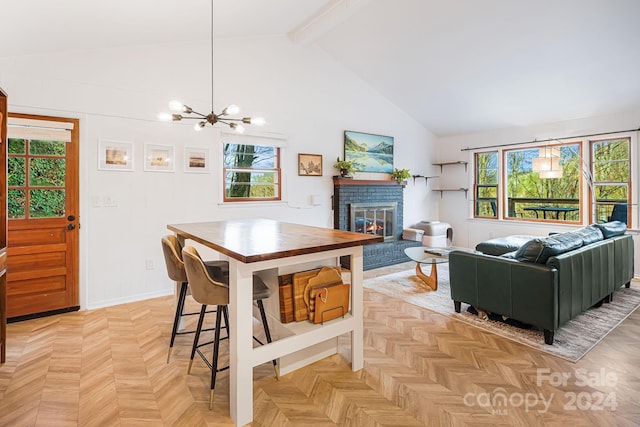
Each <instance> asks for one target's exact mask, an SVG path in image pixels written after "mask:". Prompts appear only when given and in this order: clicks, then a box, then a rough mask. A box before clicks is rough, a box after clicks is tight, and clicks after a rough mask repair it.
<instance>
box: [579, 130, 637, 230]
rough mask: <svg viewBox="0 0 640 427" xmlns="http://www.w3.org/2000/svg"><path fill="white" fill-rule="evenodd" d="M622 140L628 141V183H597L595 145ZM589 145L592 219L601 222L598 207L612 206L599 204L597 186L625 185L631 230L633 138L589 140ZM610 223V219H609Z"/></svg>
mask: <svg viewBox="0 0 640 427" xmlns="http://www.w3.org/2000/svg"><path fill="white" fill-rule="evenodd" d="M621 140H626V141H627V162H628V164H629V167H628V170H629V174H628V176H627V181H596V173H595V164H596V162H595V156H594V155H593V150H594V146H595V144H598V143H601V142H614V141H621ZM588 144H589V157H590V159H589V171H590V173H591V177H592V178H591V182H592V187H590V188H589V201H590V202H591V204H592V206H591V217H592V218H593V220H594V221H599V220H600V219H599V218H598V206H599V205H611V202H598V200H597V198H596V187H597V186H609V185H620V184H624V185H626V187H627V203H626V204H627V227H628V228H631V226H632V222H633V219H632V218H633V215H632V211H633V204H632V200H633V197H632V194H633V193H632V190H633V186H632V176H633V162H632V158H631V155H632V150H631V137H628V136H626V137H614V138H606V139H597V140H596V139H594V140H589V141H588ZM607 221H608V218H607Z"/></svg>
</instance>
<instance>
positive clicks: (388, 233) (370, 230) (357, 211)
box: [349, 202, 398, 242]
mask: <svg viewBox="0 0 640 427" xmlns="http://www.w3.org/2000/svg"><path fill="white" fill-rule="evenodd" d="M397 206H398V202H384V203H351V205H350V206H349V208H350V214H351V224H350V228H349V230H350V231H355V232H356V233H364V234H373V235H376V236H382V237H384V240H385V242H386V241H391V240H395V239H396V236H395V228H396V208H397Z"/></svg>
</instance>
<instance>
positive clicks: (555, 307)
mask: <svg viewBox="0 0 640 427" xmlns="http://www.w3.org/2000/svg"><path fill="white" fill-rule="evenodd" d="M625 232H626V224H624V223H622V222H619V221H614V222H609V223H606V224H593V225H590V226H587V227H583V228H581V229H579V230H575V231H570V232H566V233H560V234H553V235H550V236H549V237H532V236H513V237H507V238H498V239H493V240H490V241H487V242H483V243H480V244H479V245H478V246H476V252H469V251H458V250H454V251H452V252H451V253H450V254H449V276H450V281H451V298H452V299H453V301H454V306H455V310H456V311H457V312H458V313H459V312H460V309H461V303H463V302H464V303H467V304H469V305H472V306H474V307H475V308H477V309H481V310H484V311H488V312H491V313H495V314H499V315H502V316H506V317H509V318H512V319H515V320H518V321H520V322H523V323H526V324H529V325H533V326H536V327H538V328H540V329H542V330H543V331H544V341H545V343H547V344H553V336H554V332H555V331H556V330H557V329H558V328H560V327H561V326H562V325H563V324H564V323H566V322H567V321H568V320H570V319H572V318H574V317H576V316H577V315H579V314H580V313H582V312H584V311H585V310H587V309H589V308H591V307H593V306H598V307H599V306H600V305H601V304H602V303H608V302H610V301H612V298H613V293H614V292H615V291H616V290H617V289H619V288H620V287H621V286H623V285H626V286H627V287H629V285H630V281H631V278H632V277H633V239H632V237H631V236H630V235H628V234H625Z"/></svg>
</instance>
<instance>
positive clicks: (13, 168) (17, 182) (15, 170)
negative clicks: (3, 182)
mask: <svg viewBox="0 0 640 427" xmlns="http://www.w3.org/2000/svg"><path fill="white" fill-rule="evenodd" d="M7 175H8V176H7V183H8V184H9V186H20V187H24V185H25V184H26V183H27V180H26V179H25V177H26V176H27V171H26V169H25V159H24V157H9V158H8V159H7Z"/></svg>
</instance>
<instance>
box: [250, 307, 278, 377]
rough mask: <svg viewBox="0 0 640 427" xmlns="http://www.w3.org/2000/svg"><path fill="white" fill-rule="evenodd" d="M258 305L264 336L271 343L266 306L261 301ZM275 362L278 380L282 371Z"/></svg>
mask: <svg viewBox="0 0 640 427" xmlns="http://www.w3.org/2000/svg"><path fill="white" fill-rule="evenodd" d="M256 303H257V304H258V309H259V310H260V317H261V318H262V326H263V327H264V334H265V336H266V337H267V342H268V343H270V342H271V332H269V323H268V322H267V315H266V313H265V312H264V304H262V300H261V299H259V300H257V301H256ZM272 362H273V370H274V371H275V373H276V378H277V379H280V370H279V369H278V364H277V363H276V360H275V359H274V360H272Z"/></svg>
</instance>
